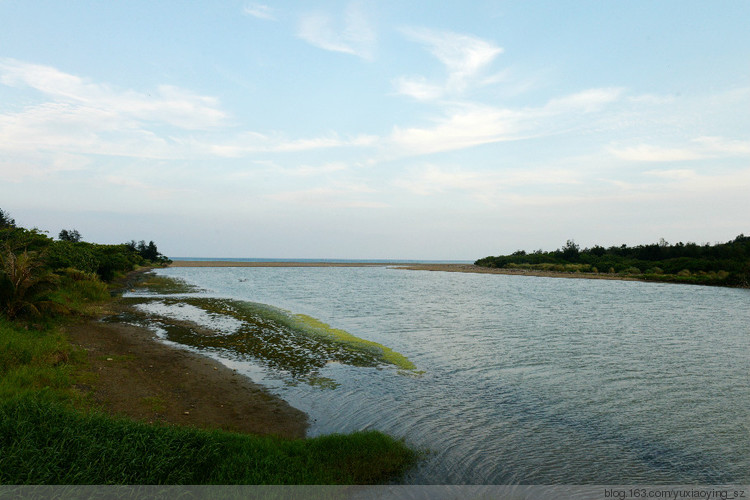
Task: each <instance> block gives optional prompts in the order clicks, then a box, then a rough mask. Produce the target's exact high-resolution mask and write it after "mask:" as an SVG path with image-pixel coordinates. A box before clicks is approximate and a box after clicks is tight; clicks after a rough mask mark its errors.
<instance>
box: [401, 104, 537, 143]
mask: <svg viewBox="0 0 750 500" xmlns="http://www.w3.org/2000/svg"><path fill="white" fill-rule="evenodd" d="M520 118H521V116H519V114H518V113H516V112H514V111H510V110H505V109H498V108H492V107H480V106H470V107H464V108H462V109H459V110H457V111H454V112H453V113H452V114H450V116H448V117H443V118H440V119H438V120H437V123H436V125H435V126H433V127H430V128H416V127H413V128H406V129H402V128H400V127H395V128H394V130H393V134H392V136H391V140H392V141H393V142H394V143H395V144H396V145H397V146H398V147H399V148H401V149H402V150H404V151H406V152H409V153H412V154H428V153H436V152H440V151H451V150H455V149H463V148H467V147H472V146H477V145H479V144H487V143H492V142H500V141H504V140H512V139H514V138H515V137H516V135H517V134H518V133H519V132H520V131H521V129H522V128H523V125H522V124H521V123H520Z"/></svg>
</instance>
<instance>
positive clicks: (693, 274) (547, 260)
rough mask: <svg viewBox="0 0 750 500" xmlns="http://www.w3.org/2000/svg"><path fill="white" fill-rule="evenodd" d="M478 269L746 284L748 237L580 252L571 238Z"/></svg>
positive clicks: (488, 260) (749, 280) (749, 276)
mask: <svg viewBox="0 0 750 500" xmlns="http://www.w3.org/2000/svg"><path fill="white" fill-rule="evenodd" d="M475 264H476V265H478V266H484V267H494V268H506V269H514V268H516V269H536V270H546V271H559V272H590V273H610V274H626V275H631V276H639V277H642V278H644V279H649V280H655V281H676V282H686V283H700V284H708V285H726V286H744V287H748V286H750V236H745V235H744V234H740V235H739V236H737V237H736V238H734V239H733V240H731V241H728V242H726V243H716V244H713V245H712V244H708V243H706V244H703V245H698V244H696V243H692V242H690V243H682V242H679V243H676V244H669V243H667V242H666V241H665V240H664V239H661V240H660V241H659V242H657V243H653V244H648V245H638V246H628V245H625V244H623V245H621V246H611V247H608V248H605V247H603V246H600V245H594V246H593V247H591V248H583V249H582V248H580V246H579V245H577V244H576V243H575V241H573V240H568V241H567V242H566V243H565V245H563V246H562V247H561V248H559V249H557V250H552V251H543V250H536V251H534V252H531V253H527V252H526V251H524V250H518V251H516V252H513V253H512V254H510V255H499V256H495V257H493V256H490V257H485V258H483V259H479V260H477V261H476V262H475Z"/></svg>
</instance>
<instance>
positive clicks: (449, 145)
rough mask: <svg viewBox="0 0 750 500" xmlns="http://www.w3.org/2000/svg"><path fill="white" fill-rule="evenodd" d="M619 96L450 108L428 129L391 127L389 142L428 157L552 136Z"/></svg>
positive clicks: (602, 93)
mask: <svg viewBox="0 0 750 500" xmlns="http://www.w3.org/2000/svg"><path fill="white" fill-rule="evenodd" d="M621 93H622V90H621V89H607V88H604V89H589V90H586V91H583V92H579V93H576V94H571V95H569V96H564V97H561V98H556V99H552V100H550V101H548V102H547V103H546V104H545V105H544V106H541V107H537V108H519V109H510V108H497V107H492V106H480V105H474V104H463V105H454V106H453V107H452V109H451V110H449V111H448V114H447V116H443V117H440V118H438V119H436V120H434V122H435V124H434V125H433V126H431V127H411V128H401V127H394V130H393V133H392V134H391V141H392V142H393V143H394V144H395V145H396V146H397V147H398V148H400V150H401V152H402V153H406V154H429V153H437V152H441V151H452V150H456V149H464V148H468V147H472V146H478V145H481V144H490V143H495V142H503V141H515V140H520V139H524V138H528V137H536V136H542V135H549V134H554V133H558V132H560V131H562V130H565V129H566V127H569V124H568V122H569V121H571V120H574V121H575V122H576V124H577V126H583V124H581V122H580V120H579V119H578V115H580V114H582V113H595V112H598V111H601V110H602V109H603V108H604V107H605V106H606V105H607V104H610V103H612V102H615V101H617V100H618V99H619V97H620V95H621ZM587 120H589V119H587ZM586 123H588V121H587V122H586Z"/></svg>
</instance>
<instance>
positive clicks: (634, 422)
mask: <svg viewBox="0 0 750 500" xmlns="http://www.w3.org/2000/svg"><path fill="white" fill-rule="evenodd" d="M162 277H164V278H171V279H175V278H176V279H180V280H182V281H183V282H184V283H186V284H189V285H192V287H193V289H192V290H188V289H183V290H173V291H179V293H178V294H175V293H165V292H164V290H159V289H158V288H159V287H158V286H155V285H156V280H157V279H161V278H162ZM152 280H153V281H154V283H153V284H152V285H154V286H151V287H150V289H151V291H148V290H144V291H143V292H140V291H136V292H135V293H131V294H128V295H129V297H128V298H127V299H128V300H131V301H133V302H134V306H135V311H136V316H139V318H135V320H137V321H144V322H148V323H150V324H152V327H153V328H154V329H155V330H156V331H157V332H158V334H159V335H161V336H162V337H163V338H164V339H166V341H169V342H174V343H176V344H179V345H182V346H183V347H184V348H189V349H195V350H198V351H200V352H203V353H205V354H207V355H210V356H212V357H215V358H216V359H219V360H220V361H221V362H222V363H224V364H226V365H227V366H229V367H231V368H233V369H236V370H237V372H238V373H241V374H244V375H247V376H249V377H250V378H251V379H253V380H254V381H256V382H258V383H260V384H262V385H264V386H265V387H267V388H268V389H269V390H271V391H272V392H273V393H275V394H277V395H279V396H281V397H282V398H283V399H285V400H286V401H287V402H289V403H290V404H291V405H292V406H294V407H295V408H298V409H300V410H302V411H304V412H305V413H307V414H308V416H309V422H310V428H309V429H308V436H315V435H320V434H330V433H335V432H350V431H356V430H363V429H373V430H380V431H383V432H386V433H387V434H390V435H392V436H396V437H403V438H405V439H406V442H407V443H408V444H409V445H410V446H412V447H413V448H416V449H423V450H429V453H428V454H427V455H426V457H425V459H424V460H423V461H422V462H421V463H420V465H419V466H418V467H417V468H416V469H415V470H414V471H412V472H411V473H409V475H408V476H407V478H406V481H407V482H408V483H411V484H718V483H735V484H748V483H750V472H748V471H750V429H749V428H748V425H749V424H748V423H749V422H750V410H749V409H748V405H747V401H750V380H749V379H748V376H747V374H748V373H750V356H748V352H750V351H749V348H750V343H749V339H750V290H747V289H732V288H719V287H705V286H694V285H677V284H665V283H643V282H633V281H606V280H574V279H559V278H545V277H524V276H509V275H494V274H471V273H441V272H430V271H408V270H400V269H390V268H388V267H387V266H385V265H383V266H369V267H327V268H326V267H305V268H290V267H275V268H271V267H265V268H261V267H253V268H208V267H206V268H168V269H159V270H157V271H155V272H154V276H153V277H152V278H149V280H148V281H149V282H151V281H152ZM183 288H185V285H183ZM261 304H267V305H261ZM289 311H290V312H289ZM311 318H316V319H315V320H313V319H311ZM181 322H183V323H181ZM170 325H171V326H170ZM342 331H343V332H348V334H349V335H351V336H352V337H354V338H357V339H361V340H363V341H364V340H366V341H367V342H362V343H360V344H357V343H356V342H354V343H352V342H349V341H347V340H346V339H344V338H337V336H341V335H343V334H341V333H337V332H342ZM347 338H348V337H347ZM340 340H343V342H340ZM386 346H387V348H389V349H390V350H392V351H389V350H387V349H385V347H386ZM390 352H393V353H394V354H392V355H391V354H389V353H390ZM395 353H400V354H401V355H403V358H402V357H400V356H396V355H395ZM403 360H409V362H410V364H406V363H404V362H403ZM412 366H414V367H415V369H411V370H409V369H408V368H410V367H412Z"/></svg>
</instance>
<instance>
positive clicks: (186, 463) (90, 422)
mask: <svg viewBox="0 0 750 500" xmlns="http://www.w3.org/2000/svg"><path fill="white" fill-rule="evenodd" d="M0 449H1V450H2V453H0V483H1V484H372V483H380V482H383V481H386V480H387V479H388V478H390V477H393V476H394V475H397V474H399V473H400V472H402V471H403V468H404V465H405V464H409V463H411V462H412V461H413V460H414V454H413V452H412V451H410V450H409V449H408V448H406V447H405V446H404V445H403V444H402V443H401V442H399V441H397V440H395V439H393V438H390V437H389V436H386V435H383V434H381V433H378V432H360V433H354V434H350V435H331V436H322V437H318V438H314V439H307V440H282V439H279V438H273V437H258V436H250V435H241V434H233V433H229V432H223V431H200V430H196V429H189V428H180V427H175V426H153V425H146V424H143V423H138V422H132V421H128V420H124V419H116V418H111V417H107V416H104V415H102V414H99V413H91V412H88V413H86V412H81V411H76V410H73V409H70V408H69V407H67V406H65V405H64V404H61V403H59V402H54V401H51V400H50V399H48V398H45V397H34V396H29V395H27V396H25V397H20V398H12V399H6V400H5V401H3V402H2V403H1V404H0Z"/></svg>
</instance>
